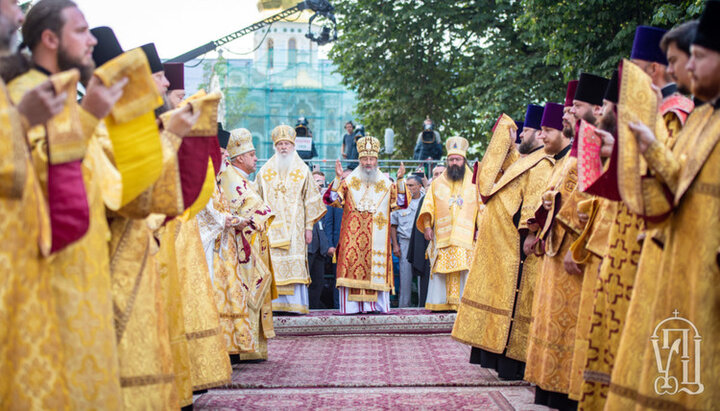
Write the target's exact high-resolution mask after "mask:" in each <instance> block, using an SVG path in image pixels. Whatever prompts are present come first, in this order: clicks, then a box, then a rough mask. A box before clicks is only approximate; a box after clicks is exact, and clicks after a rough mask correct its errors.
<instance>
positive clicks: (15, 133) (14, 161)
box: [0, 81, 49, 251]
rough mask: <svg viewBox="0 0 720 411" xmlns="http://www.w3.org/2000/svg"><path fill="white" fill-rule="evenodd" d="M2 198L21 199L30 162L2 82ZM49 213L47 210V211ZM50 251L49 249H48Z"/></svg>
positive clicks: (0, 102)
mask: <svg viewBox="0 0 720 411" xmlns="http://www.w3.org/2000/svg"><path fill="white" fill-rule="evenodd" d="M0 123H2V130H1V131H0V197H4V198H14V199H20V198H22V196H23V194H24V189H25V187H26V185H25V184H26V181H25V180H26V179H27V174H28V172H29V168H30V167H29V166H30V163H29V162H28V158H29V157H28V149H27V139H26V136H25V133H24V132H23V126H22V122H21V121H20V116H19V114H18V112H17V111H16V110H15V108H14V107H13V106H12V103H11V102H10V99H9V98H8V94H7V89H6V88H5V83H3V82H2V81H0ZM36 180H37V178H36ZM45 212H46V213H47V210H46V211H45ZM48 251H49V249H48Z"/></svg>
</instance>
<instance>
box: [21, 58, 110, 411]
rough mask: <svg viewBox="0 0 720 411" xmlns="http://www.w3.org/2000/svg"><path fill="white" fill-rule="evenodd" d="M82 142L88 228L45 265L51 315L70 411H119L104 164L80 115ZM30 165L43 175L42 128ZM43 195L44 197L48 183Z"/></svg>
mask: <svg viewBox="0 0 720 411" xmlns="http://www.w3.org/2000/svg"><path fill="white" fill-rule="evenodd" d="M47 78H48V77H47V76H46V75H45V74H43V73H41V72H39V71H37V70H30V71H29V72H27V73H25V74H23V75H21V76H19V77H17V78H16V79H14V80H13V81H12V82H11V83H10V84H9V85H8V88H9V90H10V93H11V96H12V98H13V99H14V100H15V101H20V99H21V98H22V96H23V95H24V94H25V93H26V92H27V91H29V90H31V89H32V88H34V87H36V86H37V85H39V84H40V83H42V82H43V81H45V80H46V79H47ZM81 113H82V114H83V115H82V117H81V119H82V121H83V128H82V129H83V132H84V133H88V134H86V135H84V136H83V138H84V140H85V142H86V143H85V144H86V145H88V148H87V153H86V155H85V157H84V159H83V161H82V174H83V179H84V182H85V189H86V193H87V200H88V204H89V207H90V220H89V221H90V226H89V228H88V230H87V232H86V234H85V235H84V236H83V237H82V238H81V239H80V240H78V241H76V242H74V243H72V244H70V245H69V246H67V247H66V248H63V249H62V250H60V251H59V252H57V253H55V254H54V255H53V257H52V258H50V259H47V260H44V261H43V264H44V265H46V268H44V269H43V270H47V275H48V276H49V278H50V282H51V286H52V291H53V296H54V300H55V309H56V310H57V315H58V317H59V320H60V332H61V338H62V347H63V349H64V352H65V355H64V361H65V363H64V364H63V367H64V369H65V370H66V373H67V376H68V389H69V392H70V400H71V408H95V407H96V408H108V409H113V408H115V409H116V408H120V407H121V406H122V402H121V401H122V399H121V393H120V386H119V382H118V375H119V371H118V357H117V349H116V346H115V329H114V327H113V306H112V295H111V283H110V271H109V261H108V255H109V253H108V243H107V240H108V237H109V229H108V225H107V221H106V218H105V205H104V202H103V199H104V193H103V190H104V189H112V188H113V187H112V186H107V185H105V184H104V181H105V179H104V178H103V176H104V175H105V174H106V173H112V172H113V170H105V168H106V167H108V163H107V161H106V159H105V158H103V155H102V151H101V150H99V149H98V148H97V145H98V144H99V142H98V141H97V138H96V137H94V136H92V137H91V133H92V132H93V130H94V128H95V126H97V124H98V120H97V119H95V118H94V117H92V116H91V115H90V114H88V113H86V112H84V111H82V110H81ZM29 137H30V144H31V147H32V149H33V163H34V166H35V169H36V170H37V172H38V173H39V174H41V175H46V174H47V170H48V161H49V159H48V157H47V155H46V147H47V137H46V135H45V131H44V128H43V127H35V128H33V129H32V130H31V131H30V134H29ZM42 183H43V184H44V187H45V189H44V191H45V192H47V181H43V182H42Z"/></svg>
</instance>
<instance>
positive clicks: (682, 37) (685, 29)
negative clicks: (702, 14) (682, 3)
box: [660, 20, 700, 55]
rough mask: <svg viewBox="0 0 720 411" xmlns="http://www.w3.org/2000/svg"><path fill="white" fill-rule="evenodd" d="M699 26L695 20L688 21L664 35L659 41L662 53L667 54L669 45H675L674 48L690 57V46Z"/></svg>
mask: <svg viewBox="0 0 720 411" xmlns="http://www.w3.org/2000/svg"><path fill="white" fill-rule="evenodd" d="M699 24H700V23H699V22H698V21H697V20H690V21H687V22H685V23H683V24H681V25H679V26H677V27H674V28H673V29H672V30H670V31H668V32H667V33H665V35H663V36H662V39H661V40H660V48H661V49H662V51H663V53H667V49H668V47H670V44H672V43H675V47H677V48H678V49H680V50H682V51H683V52H685V54H687V55H690V44H692V41H693V39H694V38H695V32H696V31H697V28H698V25H699Z"/></svg>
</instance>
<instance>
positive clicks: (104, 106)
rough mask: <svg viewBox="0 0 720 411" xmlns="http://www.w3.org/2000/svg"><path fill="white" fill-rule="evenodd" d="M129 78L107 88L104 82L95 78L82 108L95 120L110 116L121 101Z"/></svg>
mask: <svg viewBox="0 0 720 411" xmlns="http://www.w3.org/2000/svg"><path fill="white" fill-rule="evenodd" d="M127 83H128V78H127V77H124V78H122V79H120V80H118V81H117V82H116V83H115V84H113V85H112V86H110V87H106V86H105V85H104V84H103V82H102V81H100V79H99V78H97V77H96V76H93V77H92V78H91V79H90V82H89V83H88V86H87V88H86V89H85V91H86V93H85V97H83V101H82V108H84V109H85V111H87V112H88V113H90V114H92V115H93V116H95V118H98V119H103V118H105V117H107V115H108V114H110V110H112V108H113V106H114V105H115V103H117V101H118V100H120V97H122V95H123V88H124V87H125V86H126V85H127Z"/></svg>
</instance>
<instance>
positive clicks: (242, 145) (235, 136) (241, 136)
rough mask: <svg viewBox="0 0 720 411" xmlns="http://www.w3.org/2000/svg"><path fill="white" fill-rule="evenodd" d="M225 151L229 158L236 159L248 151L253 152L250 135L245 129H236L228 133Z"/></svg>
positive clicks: (253, 147)
mask: <svg viewBox="0 0 720 411" xmlns="http://www.w3.org/2000/svg"><path fill="white" fill-rule="evenodd" d="M227 151H228V154H229V155H230V158H233V157H237V156H239V155H240V154H245V153H247V152H250V151H255V146H254V145H253V142H252V134H251V133H250V130H248V129H246V128H236V129H235V130H232V131H231V132H230V139H229V140H228V145H227Z"/></svg>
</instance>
